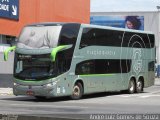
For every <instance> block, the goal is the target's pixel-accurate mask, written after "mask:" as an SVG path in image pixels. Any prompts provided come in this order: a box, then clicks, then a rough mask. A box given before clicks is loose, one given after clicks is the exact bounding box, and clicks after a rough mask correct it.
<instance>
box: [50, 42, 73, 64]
mask: <svg viewBox="0 0 160 120" xmlns="http://www.w3.org/2000/svg"><path fill="white" fill-rule="evenodd" d="M71 47H72V45H62V46H58V47H56V48H53V50H52V52H51V59H52V61H53V62H54V61H55V60H56V56H57V53H58V52H59V51H62V50H65V49H69V48H71Z"/></svg>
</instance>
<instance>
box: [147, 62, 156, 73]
mask: <svg viewBox="0 0 160 120" xmlns="http://www.w3.org/2000/svg"><path fill="white" fill-rule="evenodd" d="M154 68H155V62H154V61H151V62H149V63H148V71H154Z"/></svg>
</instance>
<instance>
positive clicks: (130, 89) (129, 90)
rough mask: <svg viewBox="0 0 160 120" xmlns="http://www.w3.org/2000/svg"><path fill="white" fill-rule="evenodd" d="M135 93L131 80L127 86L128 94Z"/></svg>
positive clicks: (134, 86) (133, 83)
mask: <svg viewBox="0 0 160 120" xmlns="http://www.w3.org/2000/svg"><path fill="white" fill-rule="evenodd" d="M135 91H136V85H135V82H134V80H133V79H131V80H130V82H129V86H128V93H129V94H133V93H135Z"/></svg>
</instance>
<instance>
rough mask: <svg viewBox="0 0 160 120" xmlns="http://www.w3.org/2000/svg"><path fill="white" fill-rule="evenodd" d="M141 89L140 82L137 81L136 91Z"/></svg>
mask: <svg viewBox="0 0 160 120" xmlns="http://www.w3.org/2000/svg"><path fill="white" fill-rule="evenodd" d="M141 89H142V82H141V81H138V82H137V90H141Z"/></svg>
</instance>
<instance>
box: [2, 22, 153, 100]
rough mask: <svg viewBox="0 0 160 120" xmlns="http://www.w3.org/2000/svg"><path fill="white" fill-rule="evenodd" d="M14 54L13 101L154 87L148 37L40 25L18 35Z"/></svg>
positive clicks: (114, 30) (86, 27) (146, 34)
mask: <svg viewBox="0 0 160 120" xmlns="http://www.w3.org/2000/svg"><path fill="white" fill-rule="evenodd" d="M12 50H15V61H14V74H13V75H14V80H13V82H14V86H13V93H14V95H32V96H35V97H36V98H49V97H57V96H71V98H72V99H80V98H81V97H82V95H84V94H91V93H98V92H108V91H122V90H126V91H128V93H135V92H137V93H140V92H142V91H143V88H144V87H149V86H151V85H153V84H154V77H155V75H154V74H155V73H154V69H155V68H154V66H155V40H154V34H152V33H150V32H144V31H137V30H129V29H122V28H113V27H105V26H97V25H89V24H79V23H40V24H32V25H27V26H25V27H24V29H23V30H22V32H21V34H20V36H19V38H18V41H17V44H16V46H12V47H10V48H9V49H7V50H6V51H5V52H4V58H5V60H7V59H8V52H9V51H12Z"/></svg>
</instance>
